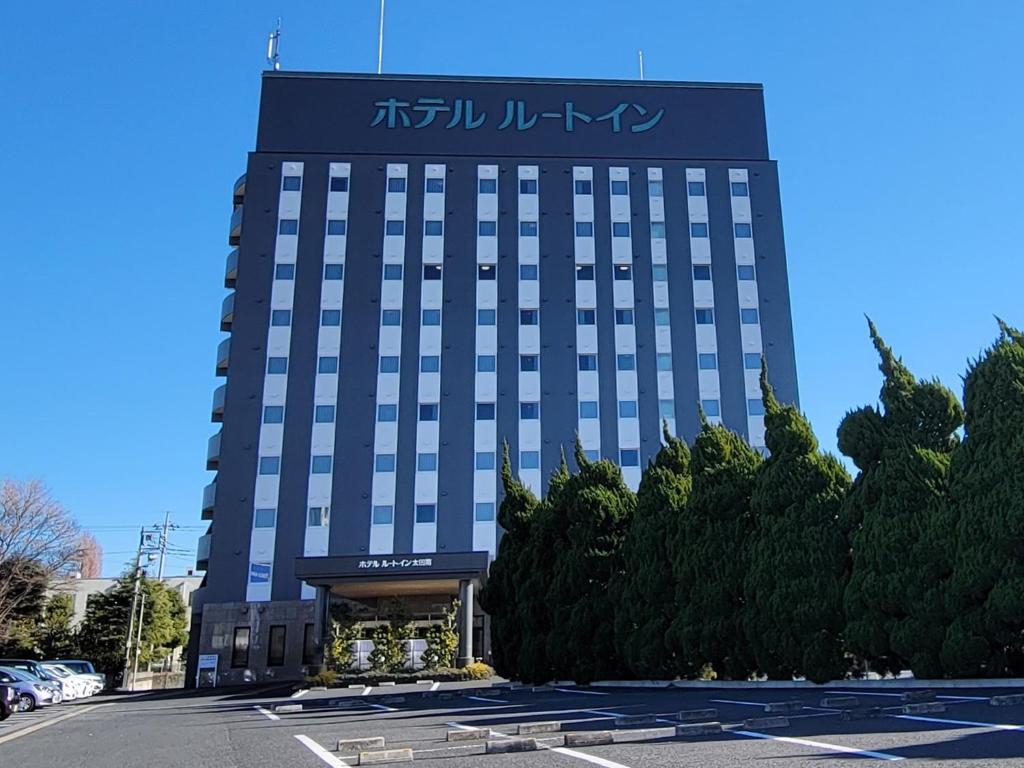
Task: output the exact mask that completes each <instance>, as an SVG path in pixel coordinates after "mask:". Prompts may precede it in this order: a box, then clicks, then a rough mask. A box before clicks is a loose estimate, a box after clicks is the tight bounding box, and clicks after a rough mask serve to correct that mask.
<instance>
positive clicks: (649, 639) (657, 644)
mask: <svg viewBox="0 0 1024 768" xmlns="http://www.w3.org/2000/svg"><path fill="white" fill-rule="evenodd" d="M663 433H664V444H663V445H662V447H661V450H659V451H658V454H657V456H655V458H654V460H653V461H652V462H651V463H649V464H648V465H647V469H646V470H644V474H643V477H642V478H641V480H640V487H639V489H638V491H637V503H636V514H635V515H634V517H633V521H632V523H631V524H630V527H629V529H628V531H627V532H626V538H625V540H624V542H623V545H622V556H623V569H622V572H621V573H620V575H619V577H618V578H616V579H615V581H614V583H613V587H612V596H613V600H614V603H615V641H616V647H617V649H618V653H619V657H620V658H621V659H622V660H623V662H624V663H625V665H626V666H627V667H628V668H629V671H630V673H631V675H632V676H633V677H637V678H664V677H668V678H671V677H674V676H675V674H676V669H677V666H678V665H677V664H676V662H675V661H674V659H673V658H672V654H671V653H670V651H669V648H668V646H667V645H666V633H667V632H668V629H669V627H670V626H671V624H672V620H673V617H674V601H675V578H674V577H673V575H672V568H671V558H670V555H669V543H670V542H671V541H673V540H674V539H675V538H676V536H677V529H678V527H679V525H680V522H681V516H682V514H683V512H684V510H685V508H686V502H687V499H688V498H689V495H690V485H691V481H690V451H689V449H688V448H687V446H686V443H685V442H683V441H682V440H680V439H679V438H677V437H673V436H672V435H671V434H669V431H668V426H667V425H664V427H663Z"/></svg>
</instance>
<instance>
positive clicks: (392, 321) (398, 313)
mask: <svg viewBox="0 0 1024 768" xmlns="http://www.w3.org/2000/svg"><path fill="white" fill-rule="evenodd" d="M380 324H381V325H401V324H402V310H400V309H385V310H382V311H381V313H380Z"/></svg>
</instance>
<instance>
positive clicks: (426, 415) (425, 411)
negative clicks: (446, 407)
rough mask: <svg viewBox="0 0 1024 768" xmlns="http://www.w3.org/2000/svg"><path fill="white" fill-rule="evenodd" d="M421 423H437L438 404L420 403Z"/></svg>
mask: <svg viewBox="0 0 1024 768" xmlns="http://www.w3.org/2000/svg"><path fill="white" fill-rule="evenodd" d="M419 414H420V421H437V415H438V404H437V403H420V410H419Z"/></svg>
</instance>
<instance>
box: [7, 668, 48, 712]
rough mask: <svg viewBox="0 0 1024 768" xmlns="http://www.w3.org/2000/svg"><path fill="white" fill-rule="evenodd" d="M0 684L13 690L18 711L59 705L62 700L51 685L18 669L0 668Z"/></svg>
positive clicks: (29, 710)
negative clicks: (16, 699) (16, 698)
mask: <svg viewBox="0 0 1024 768" xmlns="http://www.w3.org/2000/svg"><path fill="white" fill-rule="evenodd" d="M0 683H3V684H4V685H6V686H8V687H10V688H13V689H14V692H15V694H16V695H17V697H18V710H19V711H21V712H31V711H32V710H34V709H35V708H36V707H43V706H46V705H47V704H59V703H60V702H61V701H62V700H63V698H62V697H61V694H60V690H59V689H58V688H57V686H55V685H54V684H53V683H48V682H46V681H45V680H41V679H40V678H38V677H35V676H34V675H32V674H30V673H28V672H24V671H22V670H20V669H11V668H10V667H0Z"/></svg>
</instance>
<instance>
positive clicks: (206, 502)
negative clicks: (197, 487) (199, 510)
mask: <svg viewBox="0 0 1024 768" xmlns="http://www.w3.org/2000/svg"><path fill="white" fill-rule="evenodd" d="M216 502H217V481H216V480H214V481H213V482H212V483H209V484H208V485H207V486H206V487H205V488H203V515H202V517H203V520H213V506H214V504H216Z"/></svg>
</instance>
